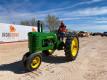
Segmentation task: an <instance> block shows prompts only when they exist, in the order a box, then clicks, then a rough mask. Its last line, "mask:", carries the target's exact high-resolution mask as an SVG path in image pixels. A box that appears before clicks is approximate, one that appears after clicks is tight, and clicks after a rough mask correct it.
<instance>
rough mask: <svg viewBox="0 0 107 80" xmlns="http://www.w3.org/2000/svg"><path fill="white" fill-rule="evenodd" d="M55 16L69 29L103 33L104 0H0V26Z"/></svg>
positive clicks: (106, 23) (106, 25) (105, 27)
mask: <svg viewBox="0 0 107 80" xmlns="http://www.w3.org/2000/svg"><path fill="white" fill-rule="evenodd" d="M48 14H50V15H55V16H56V17H58V18H59V19H60V20H63V21H64V23H65V25H66V26H67V28H68V29H69V30H76V31H78V30H79V31H80V30H84V31H90V32H104V31H107V0H0V23H16V24H18V23H19V22H20V21H21V20H29V19H31V18H32V17H35V18H36V19H39V20H44V19H45V18H46V16H47V15H48Z"/></svg>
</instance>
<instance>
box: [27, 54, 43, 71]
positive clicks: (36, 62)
mask: <svg viewBox="0 0 107 80" xmlns="http://www.w3.org/2000/svg"><path fill="white" fill-rule="evenodd" d="M41 61H42V57H41V54H40V53H32V54H31V55H29V56H28V57H27V59H26V64H25V67H26V69H27V70H28V71H33V70H36V69H38V68H39V66H40V64H41Z"/></svg>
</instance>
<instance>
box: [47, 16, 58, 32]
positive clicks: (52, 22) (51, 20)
mask: <svg viewBox="0 0 107 80" xmlns="http://www.w3.org/2000/svg"><path fill="white" fill-rule="evenodd" d="M46 23H47V25H48V28H49V29H50V31H51V32H53V31H56V30H58V27H59V25H60V21H59V19H58V18H57V17H56V16H54V15H48V16H47V17H46Z"/></svg>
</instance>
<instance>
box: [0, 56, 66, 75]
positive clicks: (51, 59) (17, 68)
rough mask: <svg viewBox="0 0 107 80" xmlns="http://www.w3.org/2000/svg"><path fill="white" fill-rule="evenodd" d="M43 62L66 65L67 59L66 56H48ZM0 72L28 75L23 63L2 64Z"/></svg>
mask: <svg viewBox="0 0 107 80" xmlns="http://www.w3.org/2000/svg"><path fill="white" fill-rule="evenodd" d="M42 61H43V62H46V63H55V64H56V63H65V62H66V60H65V57H64V56H48V57H43V58H42ZM0 71H12V72H14V73H16V74H23V73H27V71H26V70H25V67H24V66H23V63H22V61H16V62H13V63H10V64H2V65H0Z"/></svg>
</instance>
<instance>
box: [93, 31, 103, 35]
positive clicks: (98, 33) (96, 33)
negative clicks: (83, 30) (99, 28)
mask: <svg viewBox="0 0 107 80" xmlns="http://www.w3.org/2000/svg"><path fill="white" fill-rule="evenodd" d="M92 36H102V33H100V32H95V33H92Z"/></svg>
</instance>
